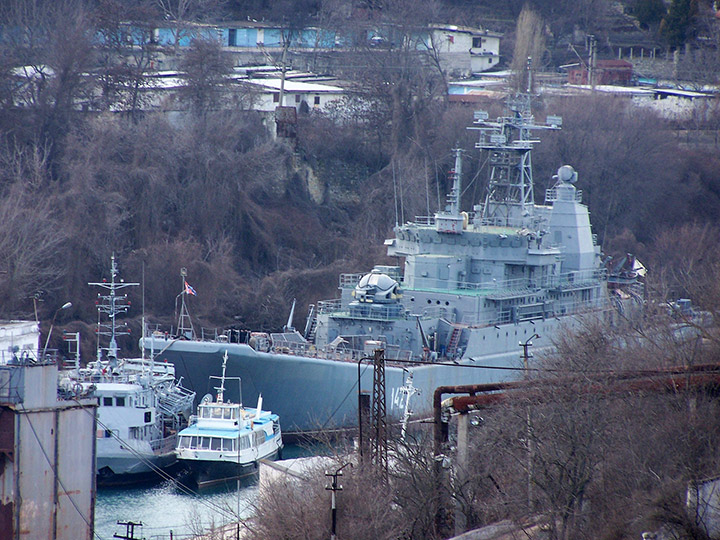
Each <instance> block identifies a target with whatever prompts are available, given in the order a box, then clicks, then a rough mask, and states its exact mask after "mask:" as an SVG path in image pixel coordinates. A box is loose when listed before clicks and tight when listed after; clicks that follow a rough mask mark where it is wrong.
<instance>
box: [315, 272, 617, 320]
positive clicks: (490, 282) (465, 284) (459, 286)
mask: <svg viewBox="0 0 720 540" xmlns="http://www.w3.org/2000/svg"><path fill="white" fill-rule="evenodd" d="M358 275H361V274H341V275H340V287H341V288H344V289H353V288H355V285H356V284H357V281H354V277H355V276H358ZM606 279H607V270H606V269H605V268H593V269H590V270H582V271H572V272H564V273H562V274H556V275H549V276H540V277H533V278H532V279H529V278H526V277H522V278H516V279H505V280H498V279H486V280H485V281H480V282H474V281H460V280H451V279H442V278H419V277H415V278H414V280H413V290H427V291H432V292H448V293H451V294H456V293H474V294H493V293H497V292H498V291H513V290H515V291H518V290H529V291H532V290H538V289H567V288H581V287H585V286H593V285H595V284H597V283H598V282H599V281H604V280H606ZM404 285H405V280H404V279H403V280H401V281H400V286H401V287H403V286H404ZM439 285H440V286H439ZM338 304H340V299H334V300H323V301H321V302H318V312H319V313H323V312H325V313H332V312H334V311H337V310H338V309H339V307H338Z"/></svg>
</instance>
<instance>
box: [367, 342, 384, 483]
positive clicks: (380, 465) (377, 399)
mask: <svg viewBox="0 0 720 540" xmlns="http://www.w3.org/2000/svg"><path fill="white" fill-rule="evenodd" d="M385 403H386V400H385V351H384V350H383V349H376V350H375V356H374V358H373V395H372V413H371V418H370V433H371V434H372V444H371V448H370V454H371V460H372V464H373V465H374V466H375V467H376V470H377V471H378V472H379V473H380V475H381V476H382V478H383V479H384V480H385V481H386V482H387V475H388V448H387V415H386V407H385Z"/></svg>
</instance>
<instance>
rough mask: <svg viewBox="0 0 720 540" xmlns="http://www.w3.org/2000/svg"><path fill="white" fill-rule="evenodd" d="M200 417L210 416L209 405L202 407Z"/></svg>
mask: <svg viewBox="0 0 720 540" xmlns="http://www.w3.org/2000/svg"><path fill="white" fill-rule="evenodd" d="M200 418H210V411H208V408H207V407H200Z"/></svg>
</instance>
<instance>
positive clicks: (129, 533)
mask: <svg viewBox="0 0 720 540" xmlns="http://www.w3.org/2000/svg"><path fill="white" fill-rule="evenodd" d="M117 524H118V525H125V534H124V535H120V534H117V533H116V534H113V538H121V539H122V540H143V539H141V538H135V527H142V521H140V522H138V523H135V522H134V521H118V522H117Z"/></svg>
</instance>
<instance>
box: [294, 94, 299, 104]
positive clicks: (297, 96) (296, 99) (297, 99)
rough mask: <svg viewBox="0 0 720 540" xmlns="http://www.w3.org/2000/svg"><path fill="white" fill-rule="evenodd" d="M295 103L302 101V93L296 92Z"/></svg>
mask: <svg viewBox="0 0 720 540" xmlns="http://www.w3.org/2000/svg"><path fill="white" fill-rule="evenodd" d="M295 103H300V94H295Z"/></svg>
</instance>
